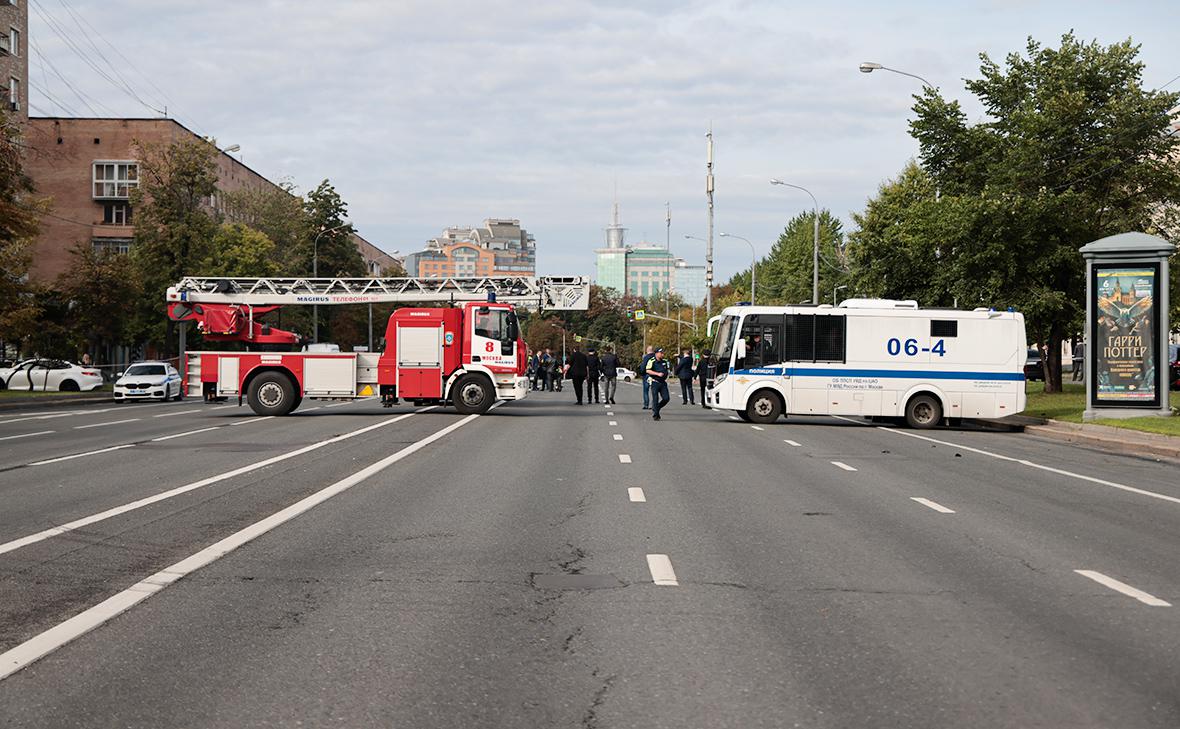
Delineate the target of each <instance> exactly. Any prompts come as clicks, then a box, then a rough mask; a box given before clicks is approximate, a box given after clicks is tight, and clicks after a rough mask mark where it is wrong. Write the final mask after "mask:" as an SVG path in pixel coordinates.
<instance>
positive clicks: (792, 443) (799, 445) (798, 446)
mask: <svg viewBox="0 0 1180 729" xmlns="http://www.w3.org/2000/svg"><path fill="white" fill-rule="evenodd" d="M783 442H784V443H786V444H787V445H789V446H795V447H796V448H802V447H803V444H801V443H796V442H795V441H793V440H784V441H783Z"/></svg>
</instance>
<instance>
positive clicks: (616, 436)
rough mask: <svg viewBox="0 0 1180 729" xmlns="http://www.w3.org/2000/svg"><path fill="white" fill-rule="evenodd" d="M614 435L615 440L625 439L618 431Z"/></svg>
mask: <svg viewBox="0 0 1180 729" xmlns="http://www.w3.org/2000/svg"><path fill="white" fill-rule="evenodd" d="M614 437H615V440H622V439H623V436H622V435H620V434H618V433H615V434H614Z"/></svg>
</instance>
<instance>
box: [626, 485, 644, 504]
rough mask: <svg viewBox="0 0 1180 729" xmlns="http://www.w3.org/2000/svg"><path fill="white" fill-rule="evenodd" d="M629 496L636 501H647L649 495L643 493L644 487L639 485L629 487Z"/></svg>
mask: <svg viewBox="0 0 1180 729" xmlns="http://www.w3.org/2000/svg"><path fill="white" fill-rule="evenodd" d="M627 497H628V498H630V499H631V500H632V501H636V502H646V501H647V497H646V496H644V495H643V489H641V488H639V487H638V486H631V487H630V488H628V489H627Z"/></svg>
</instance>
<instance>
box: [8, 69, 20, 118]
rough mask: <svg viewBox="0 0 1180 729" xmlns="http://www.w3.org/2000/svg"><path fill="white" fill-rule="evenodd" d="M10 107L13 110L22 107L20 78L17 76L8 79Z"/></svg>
mask: <svg viewBox="0 0 1180 729" xmlns="http://www.w3.org/2000/svg"><path fill="white" fill-rule="evenodd" d="M8 107H9V108H10V109H12V110H13V111H17V110H19V109H20V79H18V78H16V77H10V78H9V79H8Z"/></svg>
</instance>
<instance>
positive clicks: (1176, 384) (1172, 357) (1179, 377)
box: [1168, 344, 1180, 390]
mask: <svg viewBox="0 0 1180 729" xmlns="http://www.w3.org/2000/svg"><path fill="white" fill-rule="evenodd" d="M1168 362H1169V363H1170V366H1169V368H1168V381H1169V382H1171V383H1172V389H1173V390H1180V344H1169V345H1168Z"/></svg>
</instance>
